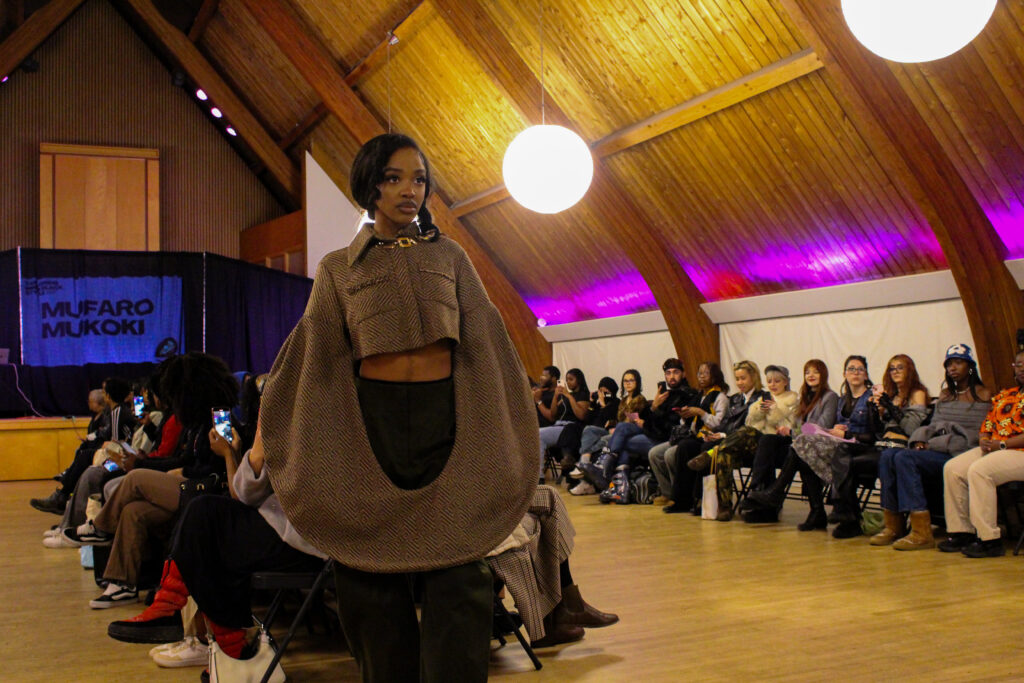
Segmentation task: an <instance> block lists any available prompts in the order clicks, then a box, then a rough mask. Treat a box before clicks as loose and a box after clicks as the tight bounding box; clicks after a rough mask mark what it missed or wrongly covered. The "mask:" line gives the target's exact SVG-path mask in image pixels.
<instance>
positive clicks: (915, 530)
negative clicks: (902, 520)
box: [892, 510, 935, 550]
mask: <svg viewBox="0 0 1024 683" xmlns="http://www.w3.org/2000/svg"><path fill="white" fill-rule="evenodd" d="M892 547H893V550H925V549H927V548H934V547H935V537H934V536H932V516H931V514H929V513H928V511H927V510H923V511H921V512H911V513H910V533H909V534H907V535H906V536H904V537H903V538H901V539H900V540H898V541H896V542H895V543H893V544H892Z"/></svg>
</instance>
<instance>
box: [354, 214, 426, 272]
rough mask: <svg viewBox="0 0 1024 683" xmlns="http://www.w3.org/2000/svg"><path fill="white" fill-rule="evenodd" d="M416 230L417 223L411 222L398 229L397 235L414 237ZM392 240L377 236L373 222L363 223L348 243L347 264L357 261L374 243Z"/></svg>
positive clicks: (417, 230)
mask: <svg viewBox="0 0 1024 683" xmlns="http://www.w3.org/2000/svg"><path fill="white" fill-rule="evenodd" d="M418 232H419V224H418V223H415V222H413V223H410V224H409V225H407V226H405V227H404V228H402V229H401V230H399V231H398V235H399V237H414V236H415V235H416V234H417V233H418ZM393 241H394V240H386V239H384V238H382V237H379V236H378V235H377V233H375V232H374V231H373V223H364V224H363V227H362V228H360V229H359V232H358V233H356V236H355V239H353V240H352V242H351V243H350V244H349V245H348V265H349V266H351V265H352V264H353V263H355V262H356V261H358V260H359V258H360V257H361V256H362V255H363V254H364V253H365V252H366V250H367V249H369V248H370V247H372V246H373V245H374V244H377V243H379V242H393Z"/></svg>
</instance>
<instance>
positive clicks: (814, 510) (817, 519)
mask: <svg viewBox="0 0 1024 683" xmlns="http://www.w3.org/2000/svg"><path fill="white" fill-rule="evenodd" d="M800 478H801V479H803V482H804V495H805V496H807V502H808V503H810V505H811V512H810V514H809V515H807V519H805V520H804V521H803V523H802V524H797V525H796V528H797V529H799V530H800V531H824V530H825V529H828V519H827V516H826V514H825V494H824V491H823V490H822V483H821V479H819V478H818V475H816V474H814V472H812V471H811V468H809V467H805V468H801V470H800Z"/></svg>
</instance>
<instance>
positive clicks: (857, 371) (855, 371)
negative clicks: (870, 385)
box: [846, 365, 867, 375]
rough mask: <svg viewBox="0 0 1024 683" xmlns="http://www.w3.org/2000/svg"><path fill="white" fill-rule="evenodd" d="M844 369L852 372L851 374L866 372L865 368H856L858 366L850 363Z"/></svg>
mask: <svg viewBox="0 0 1024 683" xmlns="http://www.w3.org/2000/svg"><path fill="white" fill-rule="evenodd" d="M846 371H847V372H849V373H850V374H853V375H859V374H862V373H864V374H866V373H867V370H866V369H865V368H858V367H855V366H852V365H851V366H850V367H848V368H846Z"/></svg>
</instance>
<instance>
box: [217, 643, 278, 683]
mask: <svg viewBox="0 0 1024 683" xmlns="http://www.w3.org/2000/svg"><path fill="white" fill-rule="evenodd" d="M272 659H274V648H273V646H272V645H271V644H270V636H268V635H267V633H266V631H262V630H261V631H260V635H259V649H258V650H257V651H256V654H254V655H253V656H252V657H250V658H249V659H235V658H234V657H229V656H228V655H226V654H224V652H223V651H222V650H221V649H220V647H219V646H218V645H217V641H216V640H213V639H211V640H210V683H218V681H219V682H220V683H260V681H262V680H263V674H264V673H266V671H267V667H268V666H270V662H271V660H272ZM284 680H285V675H284V669H282V668H281V662H278V663H277V666H275V667H274V673H272V674H271V675H270V679H269V681H270V683H284Z"/></svg>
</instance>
